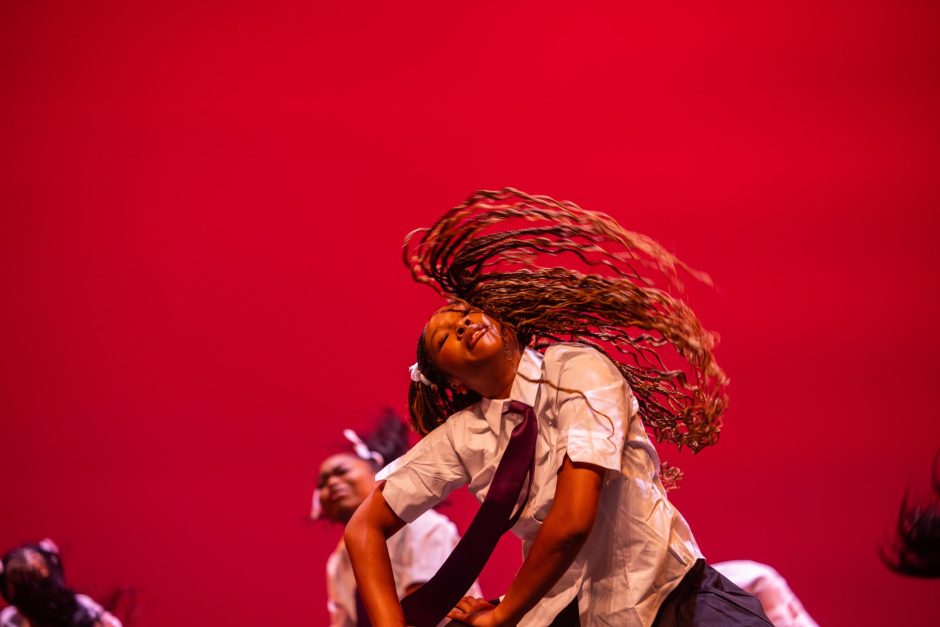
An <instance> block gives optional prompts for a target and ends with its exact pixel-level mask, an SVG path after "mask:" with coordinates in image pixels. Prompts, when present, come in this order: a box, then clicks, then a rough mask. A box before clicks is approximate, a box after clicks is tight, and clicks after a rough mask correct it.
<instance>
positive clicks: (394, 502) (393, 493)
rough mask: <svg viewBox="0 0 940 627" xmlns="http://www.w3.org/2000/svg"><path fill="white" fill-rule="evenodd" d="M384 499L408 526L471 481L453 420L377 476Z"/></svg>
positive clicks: (425, 437) (426, 437)
mask: <svg viewBox="0 0 940 627" xmlns="http://www.w3.org/2000/svg"><path fill="white" fill-rule="evenodd" d="M376 479H377V480H383V479H384V480H385V487H384V488H383V489H382V496H383V497H385V501H386V502H387V503H388V505H389V507H391V508H392V511H394V512H395V513H396V514H397V515H398V517H399V518H401V519H402V520H404V521H405V522H406V523H411V522H414V521H415V519H416V518H417V517H418V516H420V515H421V514H423V513H424V512H426V511H428V510H429V509H431V508H432V507H434V506H435V505H437V504H438V503H440V502H441V501H442V500H443V499H444V498H446V497H447V495H449V494H450V493H451V492H453V491H454V490H456V489H457V488H459V487H461V486H463V485H466V484H467V483H468V482H469V480H470V478H469V476H468V475H467V472H466V470H465V468H464V466H463V464H462V463H461V461H460V457H459V456H458V455H457V451H456V450H455V448H454V442H453V437H452V435H451V424H450V420H448V421H447V422H445V423H444V424H442V425H441V426H439V427H438V428H437V429H435V430H434V431H432V432H431V433H429V434H428V435H426V436H424V439H422V440H421V441H420V442H418V443H417V444H416V445H415V447H414V448H412V449H411V450H410V451H408V452H407V453H405V454H404V455H402V456H401V457H399V458H398V459H396V460H395V461H393V462H392V463H391V464H389V465H388V466H386V467H385V468H383V469H382V470H381V471H380V472H379V473H378V474H376Z"/></svg>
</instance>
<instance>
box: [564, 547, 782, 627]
mask: <svg viewBox="0 0 940 627" xmlns="http://www.w3.org/2000/svg"><path fill="white" fill-rule="evenodd" d="M580 625H581V621H580V618H579V617H578V600H577V599H575V600H574V601H572V602H571V604H570V605H568V607H566V608H565V609H563V610H562V611H561V613H560V614H559V615H558V616H556V617H555V620H553V621H552V623H551V625H550V626H549V627H580ZM713 625H718V626H720V627H768V625H770V626H771V627H772V626H773V624H772V623H771V622H770V621H769V620H767V616H765V615H764V610H763V609H762V608H761V606H760V602H758V600H757V599H755V598H754V597H753V596H751V595H750V594H748V593H747V592H745V591H744V590H742V589H741V588H739V587H737V586H736V585H734V584H733V583H731V581H730V580H729V579H728V578H727V577H725V576H724V575H722V574H721V573H719V572H718V571H717V570H715V569H714V568H712V567H711V566H709V565H708V564H706V563H705V560H698V561H697V562H695V565H694V566H693V567H692V570H690V571H689V572H688V573H686V575H685V577H683V578H682V581H681V582H679V586H678V587H677V588H676V589H675V590H673V591H672V592H670V593H669V596H668V597H666V600H665V601H663V604H662V605H661V606H660V608H659V612H657V614H656V620H655V621H653V627H711V626H713Z"/></svg>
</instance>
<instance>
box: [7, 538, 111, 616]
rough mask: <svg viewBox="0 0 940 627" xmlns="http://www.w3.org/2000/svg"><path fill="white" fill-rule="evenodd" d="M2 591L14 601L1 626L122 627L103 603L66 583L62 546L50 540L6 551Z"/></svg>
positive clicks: (11, 601)
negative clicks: (57, 545)
mask: <svg viewBox="0 0 940 627" xmlns="http://www.w3.org/2000/svg"><path fill="white" fill-rule="evenodd" d="M0 592H2V593H3V598H4V599H6V601H7V603H9V604H10V606H9V607H7V608H4V610H3V611H2V612H0V627H121V621H119V620H118V619H117V618H115V617H114V616H113V615H111V614H110V613H108V612H107V611H105V609H104V608H102V607H101V606H100V605H99V604H97V603H95V601H93V600H92V599H91V598H89V597H87V596H85V595H83V594H76V593H75V592H74V591H73V590H71V589H70V588H68V587H67V586H66V585H65V577H64V574H63V570H62V561H61V559H60V558H59V549H58V547H56V545H55V543H53V542H52V541H51V540H49V539H46V540H43V541H41V542H39V543H37V544H25V545H23V546H21V547H18V548H15V549H13V550H11V551H8V552H7V553H6V554H4V556H3V559H2V561H0Z"/></svg>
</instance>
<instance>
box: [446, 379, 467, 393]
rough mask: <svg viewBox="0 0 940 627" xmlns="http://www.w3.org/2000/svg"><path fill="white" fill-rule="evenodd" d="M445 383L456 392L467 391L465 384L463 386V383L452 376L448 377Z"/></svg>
mask: <svg viewBox="0 0 940 627" xmlns="http://www.w3.org/2000/svg"><path fill="white" fill-rule="evenodd" d="M447 385H448V386H449V387H450V389H452V390H453V391H455V392H457V393H458V394H466V393H467V391H468V390H467V386H465V385H464V384H463V383H461V382H460V381H458V380H457V379H454V378H453V377H451V378H450V379H448V381H447Z"/></svg>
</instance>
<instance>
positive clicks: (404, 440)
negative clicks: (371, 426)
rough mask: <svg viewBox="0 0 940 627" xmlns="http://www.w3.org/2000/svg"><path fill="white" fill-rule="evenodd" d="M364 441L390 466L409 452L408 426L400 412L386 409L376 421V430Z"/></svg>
mask: <svg viewBox="0 0 940 627" xmlns="http://www.w3.org/2000/svg"><path fill="white" fill-rule="evenodd" d="M362 441H363V442H365V444H366V446H368V447H369V450H371V451H375V452H376V453H378V454H380V455H381V456H382V459H383V460H384V462H385V463H386V464H389V463H391V462H392V461H394V460H396V459H398V458H399V457H401V456H402V455H403V454H404V453H405V451H407V450H408V425H406V424H405V422H404V420H402V418H401V416H400V415H398V412H396V411H395V410H394V409H391V408H390V407H386V408H385V409H383V410H382V413H381V414H380V415H379V417H378V420H376V426H375V430H373V431H372V433H371V434H369V436H368V437H365V438H363V439H362Z"/></svg>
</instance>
